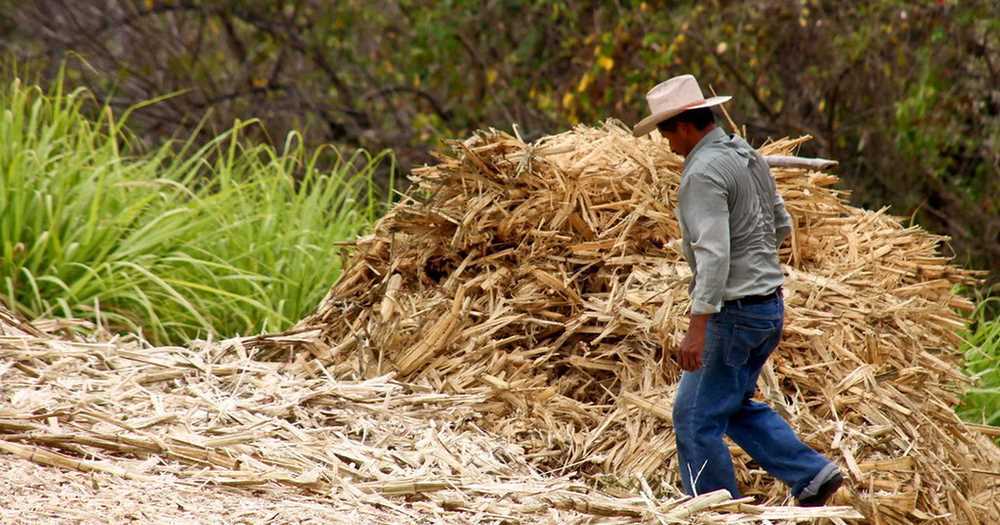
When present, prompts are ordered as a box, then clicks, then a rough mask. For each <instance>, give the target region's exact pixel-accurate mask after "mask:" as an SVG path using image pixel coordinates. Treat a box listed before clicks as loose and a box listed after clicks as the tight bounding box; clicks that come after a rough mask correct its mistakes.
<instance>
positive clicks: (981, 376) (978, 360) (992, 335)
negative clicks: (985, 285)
mask: <svg viewBox="0 0 1000 525" xmlns="http://www.w3.org/2000/svg"><path fill="white" fill-rule="evenodd" d="M991 303H1000V298H997V297H993V298H991V299H988V300H986V301H983V302H981V303H980V304H979V307H978V308H977V309H976V314H975V319H974V324H973V329H972V331H971V332H970V334H969V336H968V338H967V339H966V343H965V345H964V349H965V363H966V369H967V370H968V372H969V374H970V375H971V376H972V377H973V378H975V379H976V385H975V386H974V387H973V388H971V389H969V391H968V392H967V393H966V396H965V399H964V401H963V403H962V406H961V407H960V409H959V413H960V414H961V415H962V417H963V418H964V419H966V420H967V421H971V422H973V423H985V424H988V425H995V426H1000V319H997V318H995V317H991V316H990V313H989V312H990V311H991V309H992V308H995V307H996V306H997V304H991Z"/></svg>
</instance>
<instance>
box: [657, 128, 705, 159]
mask: <svg viewBox="0 0 1000 525" xmlns="http://www.w3.org/2000/svg"><path fill="white" fill-rule="evenodd" d="M696 135H697V130H696V129H695V127H694V126H692V125H691V124H690V123H688V122H678V123H676V124H674V125H673V126H670V127H666V128H662V127H661V128H660V136H662V137H663V138H665V139H667V140H669V141H670V149H671V150H673V151H674V153H677V154H678V155H680V156H682V157H687V156H688V153H691V150H692V149H694V146H695V144H697V143H698V140H697V139H696V138H695V136H696Z"/></svg>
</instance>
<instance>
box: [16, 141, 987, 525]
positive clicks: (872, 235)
mask: <svg viewBox="0 0 1000 525" xmlns="http://www.w3.org/2000/svg"><path fill="white" fill-rule="evenodd" d="M801 142H802V140H783V141H779V142H775V143H771V144H768V145H766V146H765V147H763V148H762V151H763V152H764V153H765V154H771V155H787V154H790V153H792V152H793V151H794V150H795V149H796V148H797V146H798V145H799V144H800V143H801ZM680 168H681V159H680V158H679V157H677V156H676V155H674V154H673V153H671V152H670V151H669V149H668V148H667V145H666V143H665V142H663V141H661V140H659V139H658V138H643V139H635V138H632V137H631V135H630V133H629V131H628V130H627V129H626V128H625V127H623V126H622V125H620V124H617V123H614V122H609V123H607V124H606V125H604V126H603V127H601V128H588V127H579V128H576V129H574V130H572V131H570V132H567V133H563V134H560V135H555V136H551V137H546V138H543V139H541V140H539V141H537V142H535V143H530V144H529V143H525V142H523V141H522V140H520V139H518V138H517V137H512V136H510V135H508V134H505V133H501V132H495V131H488V132H482V133H478V134H477V135H475V136H474V137H471V138H469V139H468V140H465V141H456V142H452V143H450V149H449V150H448V151H447V152H444V153H441V154H440V162H439V163H437V164H436V165H434V166H430V167H426V168H420V169H417V170H414V172H413V174H412V177H413V180H414V185H413V186H412V188H411V189H410V190H409V191H408V192H407V194H406V195H405V197H404V199H403V200H402V201H401V202H400V203H399V204H397V205H396V206H395V207H394V208H393V209H392V210H391V211H390V212H389V213H388V214H387V215H386V216H385V217H384V218H383V219H382V220H381V221H380V222H379V223H378V224H377V226H376V228H375V231H374V233H373V234H372V235H370V236H368V237H365V238H362V239H359V240H358V241H357V242H355V243H351V246H350V247H349V248H348V250H349V251H350V257H351V259H350V262H349V264H348V265H347V267H346V269H345V271H344V273H343V274H342V276H341V278H340V279H339V281H338V282H337V283H336V284H335V285H334V286H333V289H332V290H331V292H330V293H329V295H328V296H327V298H326V299H325V300H324V301H323V303H322V305H321V306H320V307H319V309H318V311H317V312H316V313H315V314H314V315H313V316H311V317H309V318H307V319H305V320H303V321H302V322H301V323H300V324H299V325H298V326H297V327H295V328H294V329H293V330H290V331H288V332H287V333H284V334H277V335H268V336H261V337H252V338H238V339H231V340H224V341H215V342H200V343H195V344H192V345H190V346H188V347H163V348H155V347H151V346H150V345H148V344H147V343H145V342H144V341H142V340H141V339H139V338H136V337H122V336H110V335H108V334H103V333H102V332H101V331H100V330H97V331H88V330H81V329H80V328H79V327H77V328H75V329H73V330H69V329H67V328H66V326H65V324H64V323H52V322H49V323H36V324H35V325H32V324H28V323H25V322H23V321H19V320H17V319H15V318H14V317H13V316H10V315H9V314H6V313H3V312H0V314H2V315H0V451H2V452H5V453H7V454H0V463H2V464H3V467H4V471H5V472H6V473H7V474H6V476H4V477H0V497H3V499H4V501H5V502H6V503H5V505H3V508H2V509H0V521H3V522H5V523H7V522H11V523H38V522H46V523H50V522H65V523H106V522H122V521H129V520H139V521H151V522H178V521H183V520H189V521H199V520H201V521H210V522H216V521H217V522H225V523H230V522H264V521H278V522H290V521H296V522H300V521H301V522H316V523H320V522H322V523H331V522H332V523H593V522H600V523H637V522H639V523H762V524H763V523H792V522H823V523H846V522H859V521H863V522H870V523H881V524H889V523H914V522H917V523H921V522H927V523H982V524H985V523H997V522H1000V503H998V501H1000V449H998V448H997V446H996V445H995V444H994V443H993V441H992V440H991V437H990V435H989V429H986V428H983V427H974V426H969V425H965V424H963V423H962V422H961V421H959V420H958V419H957V418H956V416H955V414H954V410H953V407H954V406H955V404H956V403H957V402H958V400H959V397H960V395H961V392H962V390H963V389H964V388H966V387H967V385H968V380H967V379H966V378H965V377H964V376H963V375H962V373H961V372H960V370H959V366H960V358H961V356H960V355H959V354H958V352H957V348H958V344H959V339H958V336H957V335H956V332H958V331H960V330H961V329H962V328H963V322H962V317H961V315H960V313H958V311H961V310H963V309H968V308H969V307H970V306H971V305H970V304H969V303H968V302H967V301H966V300H965V299H962V298H961V297H958V296H956V295H954V294H953V293H952V290H953V288H954V286H955V285H956V284H959V283H972V282H974V281H975V277H976V276H975V274H973V273H971V272H968V271H963V270H960V269H957V268H955V267H952V266H950V265H949V264H948V262H947V259H946V258H944V257H942V256H941V255H939V254H938V252H937V249H938V245H939V243H940V242H941V241H942V238H940V237H935V236H932V235H929V234H927V233H926V232H924V231H922V230H920V229H919V228H907V227H904V226H902V225H901V224H900V222H899V220H897V219H896V218H893V217H891V216H889V215H887V214H886V213H884V211H883V212H868V211H864V210H859V209H856V208H852V207H850V206H847V205H846V204H844V202H843V201H842V200H841V195H839V194H838V192H837V191H835V190H833V189H831V186H832V185H833V184H834V183H835V182H836V180H837V179H836V177H834V176H833V175H830V174H827V173H821V172H815V171H809V170H806V169H801V168H780V169H777V168H776V169H774V170H772V172H773V173H774V175H775V177H776V179H777V182H778V187H779V189H780V191H781V192H782V194H783V195H784V198H785V201H786V203H787V206H788V209H789V211H790V212H791V214H792V216H793V217H794V219H795V230H794V232H793V235H792V236H791V238H790V240H789V242H788V244H787V245H786V246H785V247H784V248H783V249H782V252H781V257H782V260H783V261H784V262H785V263H786V266H785V270H786V272H787V280H786V284H785V300H786V302H787V306H788V308H787V327H786V333H785V339H784V340H783V342H782V344H781V346H780V348H779V350H778V351H777V352H776V354H775V356H774V358H773V359H772V360H771V361H770V363H769V364H768V366H767V368H766V370H765V371H764V373H763V374H762V376H761V381H760V396H762V397H763V398H764V399H766V400H767V401H768V402H769V403H770V404H771V405H772V406H774V407H775V408H776V409H777V410H778V411H779V412H780V413H781V414H782V415H784V416H785V417H786V418H787V419H788V420H790V421H791V422H792V424H793V425H794V426H795V428H796V429H797V430H798V431H799V432H800V435H801V436H802V437H803V439H804V440H805V441H806V442H808V443H809V444H810V445H812V446H814V447H815V448H817V449H819V450H821V451H822V452H824V453H825V454H827V455H828V456H829V457H831V458H833V459H834V460H836V461H837V462H838V464H839V465H840V466H841V467H842V469H843V470H844V472H845V473H846V476H847V477H848V478H849V481H848V484H847V486H845V488H843V489H841V492H840V493H839V494H838V495H837V497H836V498H835V500H834V501H833V502H832V503H831V506H828V507H822V508H815V509H803V508H798V507H793V506H788V505H789V504H791V503H792V500H791V498H790V497H789V494H788V492H787V489H786V488H785V487H783V486H782V485H781V484H780V483H777V482H775V481H774V480H773V479H772V478H771V477H769V476H768V475H767V474H766V473H764V472H763V471H762V470H761V469H760V468H759V467H758V466H756V465H755V464H754V463H753V462H752V460H751V459H750V458H748V457H747V456H746V455H745V454H743V453H742V452H740V451H739V449H737V448H735V447H734V448H733V451H734V459H735V462H736V466H737V474H738V477H739V481H740V484H741V487H742V489H743V492H744V496H745V497H744V498H742V499H739V500H733V499H731V498H730V497H729V495H728V494H726V493H724V491H722V492H714V493H709V494H702V495H698V496H696V497H694V498H688V497H685V496H683V495H682V494H681V493H680V492H679V489H678V487H679V480H678V478H677V468H676V451H675V447H674V436H673V432H672V428H671V423H670V414H671V401H672V399H673V393H674V386H675V383H676V381H677V378H678V375H679V370H678V368H677V366H676V365H675V364H674V362H673V361H672V357H671V355H670V352H669V350H671V349H672V348H674V347H675V346H676V345H677V344H678V343H679V341H680V338H681V337H682V336H683V333H684V331H685V329H686V319H687V316H686V311H687V302H688V295H687V285H688V282H689V281H690V273H689V271H688V270H687V266H686V264H684V263H683V261H682V259H681V256H680V254H679V246H678V238H679V232H678V229H677V224H676V222H675V219H674V211H673V209H674V207H675V206H676V195H675V192H676V189H677V185H678V182H679V177H680V175H679V173H680ZM80 333H89V334H90V335H87V336H81V335H73V334H80ZM664 347H666V348H667V350H668V352H667V355H666V356H664V355H663V350H662V349H663V348H664ZM53 467H54V468H53Z"/></svg>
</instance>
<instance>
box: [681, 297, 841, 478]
mask: <svg viewBox="0 0 1000 525" xmlns="http://www.w3.org/2000/svg"><path fill="white" fill-rule="evenodd" d="M783 317H784V304H783V302H782V300H781V298H780V297H775V298H774V299H772V300H768V301H765V302H761V303H756V304H745V303H739V302H737V301H729V302H726V303H725V305H724V306H723V308H722V311H720V312H718V313H716V314H713V315H712V317H711V319H710V320H709V322H708V327H707V329H706V332H705V348H704V353H703V354H702V363H703V365H702V367H701V368H699V369H698V370H696V371H694V372H684V373H683V374H682V375H681V381H680V385H679V386H678V389H677V398H676V399H675V400H674V414H673V415H674V431H675V433H676V435H677V454H678V456H679V460H680V461H679V464H680V469H681V480H682V482H681V483H682V484H683V486H684V492H686V493H688V494H690V495H694V494H704V493H707V492H711V491H713V490H718V489H727V490H729V493H730V494H732V495H733V497H739V494H740V492H739V490H738V489H737V487H736V476H735V474H734V472H733V462H732V457H731V456H730V454H729V449H728V448H727V447H726V444H725V443H724V442H723V440H722V436H723V434H726V435H728V436H729V437H730V438H731V439H732V440H733V441H735V442H736V444H738V445H739V446H740V447H742V448H743V450H745V451H746V452H747V453H748V454H750V457H752V458H753V459H754V461H756V462H757V463H758V464H760V466H761V467H763V468H764V469H765V470H767V471H768V472H769V473H770V474H771V475H772V476H774V477H776V478H778V479H780V480H781V481H783V482H785V483H786V484H787V485H788V486H789V487H791V490H792V495H793V496H795V497H796V498H798V497H799V496H800V495H803V493H804V492H805V493H806V495H808V493H809V492H814V491H815V488H816V486H817V484H818V483H821V482H822V481H825V478H827V477H829V475H830V473H831V472H834V471H836V467H835V466H834V465H833V464H831V463H830V461H829V460H827V459H826V458H824V457H823V456H821V455H820V454H818V453H817V452H816V451H814V450H813V449H811V448H809V447H808V446H806V445H804V444H803V443H802V441H800V440H799V438H798V436H796V435H795V431H793V430H792V428H791V427H790V426H789V425H788V423H787V422H786V421H785V420H784V419H782V417H781V416H779V415H778V414H777V413H775V412H774V410H772V409H771V407H769V406H767V405H765V404H764V403H758V402H756V401H753V400H752V399H751V397H753V394H754V391H755V390H756V389H757V377H758V376H759V375H760V369H761V367H762V366H763V365H764V362H765V361H767V358H768V356H770V355H771V352H772V351H774V349H775V347H776V346H777V345H778V341H779V340H780V339H781V329H782V324H783ZM807 487H808V490H807Z"/></svg>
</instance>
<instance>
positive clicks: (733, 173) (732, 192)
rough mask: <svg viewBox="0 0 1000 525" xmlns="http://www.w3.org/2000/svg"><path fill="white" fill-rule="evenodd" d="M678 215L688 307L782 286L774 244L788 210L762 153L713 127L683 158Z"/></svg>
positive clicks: (708, 306)
mask: <svg viewBox="0 0 1000 525" xmlns="http://www.w3.org/2000/svg"><path fill="white" fill-rule="evenodd" d="M678 201H679V205H678V208H677V219H678V221H679V222H680V225H681V233H682V235H683V238H684V239H683V248H684V258H685V259H687V262H688V266H690V267H691V273H692V274H693V277H692V279H691V287H690V292H691V313H693V314H709V313H715V312H718V311H719V310H720V309H721V308H722V303H723V301H729V300H732V299H739V298H741V297H747V296H750V295H764V294H768V293H771V292H773V291H774V290H775V289H776V288H777V287H779V286H781V284H782V282H783V281H784V275H782V273H781V266H780V265H779V263H778V247H779V246H781V243H782V241H784V240H785V237H786V236H787V235H788V233H789V232H790V231H791V217H789V215H788V212H787V211H786V210H785V202H784V200H782V198H781V195H779V194H778V191H777V188H776V187H775V184H774V179H773V178H772V177H771V172H770V170H769V169H768V167H767V163H766V162H765V161H764V159H763V157H761V156H760V154H759V153H757V150H755V149H753V148H752V147H751V146H750V145H749V144H747V142H746V141H745V140H743V139H742V138H740V137H736V136H732V137H730V136H729V135H726V133H725V132H724V131H723V130H722V128H718V127H717V128H715V129H713V130H712V131H710V132H709V133H708V134H707V135H705V136H704V137H703V138H702V139H701V140H700V141H699V142H698V144H697V145H696V146H695V147H694V149H693V150H691V152H690V153H689V154H688V156H687V158H686V159H685V161H684V171H683V173H682V174H681V187H680V190H679V197H678Z"/></svg>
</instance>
